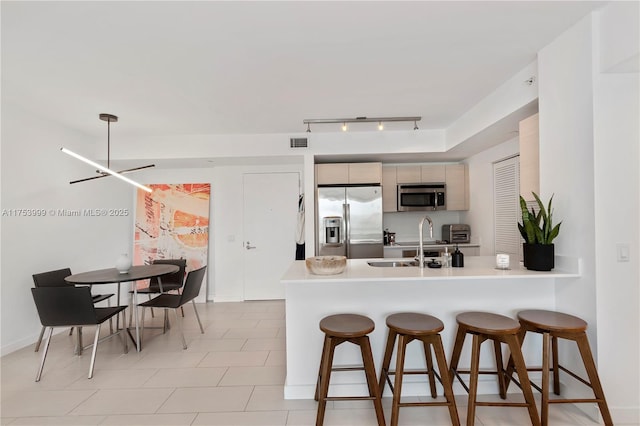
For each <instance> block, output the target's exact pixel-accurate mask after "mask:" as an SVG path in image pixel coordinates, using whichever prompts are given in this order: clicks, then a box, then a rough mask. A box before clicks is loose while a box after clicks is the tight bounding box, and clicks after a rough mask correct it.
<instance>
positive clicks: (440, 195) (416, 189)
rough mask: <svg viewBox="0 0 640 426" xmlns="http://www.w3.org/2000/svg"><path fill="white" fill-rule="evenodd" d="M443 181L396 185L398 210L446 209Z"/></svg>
mask: <svg viewBox="0 0 640 426" xmlns="http://www.w3.org/2000/svg"><path fill="white" fill-rule="evenodd" d="M446 207H447V206H446V197H445V186H444V183H416V184H405V185H398V211H399V212H411V211H433V210H445V209H446Z"/></svg>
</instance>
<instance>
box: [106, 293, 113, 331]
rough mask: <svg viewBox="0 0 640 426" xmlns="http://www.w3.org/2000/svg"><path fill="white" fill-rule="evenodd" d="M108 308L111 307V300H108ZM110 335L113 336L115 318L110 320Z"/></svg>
mask: <svg viewBox="0 0 640 426" xmlns="http://www.w3.org/2000/svg"><path fill="white" fill-rule="evenodd" d="M107 306H108V307H111V298H109V299H107ZM109 334H113V317H111V318H109Z"/></svg>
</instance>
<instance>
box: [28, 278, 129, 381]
mask: <svg viewBox="0 0 640 426" xmlns="http://www.w3.org/2000/svg"><path fill="white" fill-rule="evenodd" d="M31 293H32V294H33V300H34V302H35V304H36V309H37V310H38V315H39V316H40V322H41V323H42V326H43V327H45V328H48V330H49V331H48V333H47V341H46V342H45V344H44V349H43V351H42V360H41V361H40V367H39V368H38V374H37V375H36V382H39V381H40V377H42V370H43V369H44V363H45V361H46V359H47V352H48V351H49V345H50V343H51V336H52V334H53V329H54V328H55V327H86V326H90V325H95V326H96V333H95V337H94V339H93V350H92V352H91V363H90V364H89V379H90V378H92V377H93V367H94V364H95V362H96V352H97V350H98V342H100V341H102V340H105V339H107V338H110V337H113V336H115V335H120V337H121V338H122V341H123V344H124V352H125V353H127V352H128V350H129V348H128V346H127V335H126V331H125V330H126V329H127V327H126V324H123V328H122V329H120V330H117V331H116V332H115V333H111V334H109V335H108V336H106V337H104V338H103V339H99V337H100V326H101V324H102V323H104V322H105V321H106V320H108V319H111V318H112V317H114V316H115V315H118V314H119V313H120V312H122V311H123V310H125V309H126V308H127V307H126V306H113V307H111V306H110V307H107V308H96V307H95V306H94V304H93V298H92V297H91V289H90V288H89V287H72V286H67V287H36V288H32V289H31ZM123 318H124V316H123Z"/></svg>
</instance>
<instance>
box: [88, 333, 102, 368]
mask: <svg viewBox="0 0 640 426" xmlns="http://www.w3.org/2000/svg"><path fill="white" fill-rule="evenodd" d="M99 338H100V324H96V335H95V337H94V338H93V350H92V351H91V363H90V364H89V377H88V378H89V379H90V378H92V377H93V367H94V365H95V363H96V352H97V351H98V340H99Z"/></svg>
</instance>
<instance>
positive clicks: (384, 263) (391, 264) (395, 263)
mask: <svg viewBox="0 0 640 426" xmlns="http://www.w3.org/2000/svg"><path fill="white" fill-rule="evenodd" d="M367 263H368V264H369V266H375V267H378V268H403V267H407V266H418V262H417V261H415V260H381V261H373V262H367Z"/></svg>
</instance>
